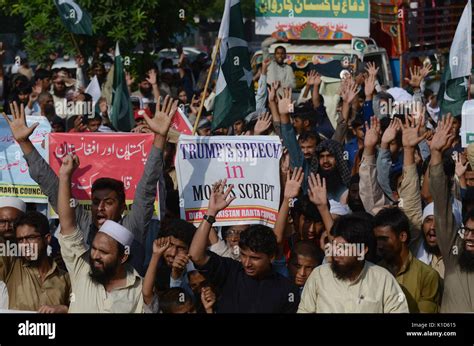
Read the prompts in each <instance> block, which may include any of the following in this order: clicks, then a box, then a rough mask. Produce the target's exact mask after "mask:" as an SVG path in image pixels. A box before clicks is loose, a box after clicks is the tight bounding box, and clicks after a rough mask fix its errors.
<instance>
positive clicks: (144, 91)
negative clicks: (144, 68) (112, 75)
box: [131, 69, 160, 103]
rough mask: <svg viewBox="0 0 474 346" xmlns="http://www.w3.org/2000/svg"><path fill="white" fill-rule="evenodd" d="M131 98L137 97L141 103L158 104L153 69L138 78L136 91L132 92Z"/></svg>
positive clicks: (158, 94)
mask: <svg viewBox="0 0 474 346" xmlns="http://www.w3.org/2000/svg"><path fill="white" fill-rule="evenodd" d="M131 96H134V97H139V98H140V99H142V102H143V103H150V102H159V99H160V89H159V87H158V83H157V73H156V71H155V70H154V69H151V70H149V71H148V73H147V74H145V75H143V76H142V77H141V78H140V80H139V83H138V90H137V91H135V92H133V93H132V95H131ZM144 100H145V101H144ZM146 100H148V101H146Z"/></svg>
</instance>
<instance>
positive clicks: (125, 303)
mask: <svg viewBox="0 0 474 346" xmlns="http://www.w3.org/2000/svg"><path fill="white" fill-rule="evenodd" d="M77 167H79V159H78V158H77V156H75V155H74V156H73V155H68V156H66V157H65V158H64V160H63V163H62V165H61V168H60V169H59V174H58V176H59V192H58V215H59V224H60V226H61V232H60V234H59V244H60V245H61V254H62V256H63V259H64V263H65V264H66V268H67V270H68V272H69V274H70V276H71V285H72V292H73V296H72V297H71V305H70V307H69V312H88V313H100V312H114V313H118V312H122V313H130V312H138V313H142V312H144V309H145V305H144V302H143V295H142V286H143V282H142V278H141V277H140V275H139V274H138V273H137V271H136V270H135V269H133V267H132V266H131V265H129V264H128V263H127V262H128V260H129V258H130V247H131V245H132V242H133V238H134V237H133V234H132V233H131V232H130V231H129V230H127V229H126V228H125V227H123V226H122V225H120V224H119V223H117V222H115V221H112V220H106V221H105V222H104V224H103V225H102V227H100V229H99V230H98V232H97V233H96V234H95V236H94V239H93V241H92V246H91V250H90V252H89V251H88V249H87V247H86V246H85V244H84V235H83V232H81V230H80V229H79V227H78V223H77V221H76V214H75V211H74V207H73V206H74V205H75V204H76V203H75V200H74V199H72V195H71V177H72V174H73V173H74V171H75V170H76V169H77ZM71 201H73V202H74V203H71Z"/></svg>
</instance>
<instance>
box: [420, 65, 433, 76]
mask: <svg viewBox="0 0 474 346" xmlns="http://www.w3.org/2000/svg"><path fill="white" fill-rule="evenodd" d="M431 71H433V66H432V65H431V63H426V64H425V65H423V67H422V68H421V70H420V73H421V75H422V76H423V78H426V76H427V75H429V74H430V72H431Z"/></svg>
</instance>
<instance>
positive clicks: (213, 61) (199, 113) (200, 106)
mask: <svg viewBox="0 0 474 346" xmlns="http://www.w3.org/2000/svg"><path fill="white" fill-rule="evenodd" d="M220 46H221V38H220V37H218V38H217V40H216V44H215V45H214V56H213V57H212V62H211V67H209V73H208V74H207V79H206V85H205V86H204V91H203V93H202V97H201V104H200V105H199V111H198V115H197V117H196V121H195V122H194V128H193V135H194V134H196V130H197V127H198V123H199V119H200V118H201V113H202V109H203V107H204V99H205V98H206V91H207V87H208V86H209V82H210V80H211V75H212V71H213V70H214V65H215V63H216V58H217V54H218V53H219V48H220Z"/></svg>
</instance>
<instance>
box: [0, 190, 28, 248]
mask: <svg viewBox="0 0 474 346" xmlns="http://www.w3.org/2000/svg"><path fill="white" fill-rule="evenodd" d="M25 211H26V203H25V202H23V201H22V200H21V199H19V198H16V197H2V198H0V241H5V240H10V241H14V239H15V230H14V229H13V224H14V223H15V221H16V220H18V219H19V218H20V217H21V216H23V215H24V214H25Z"/></svg>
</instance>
